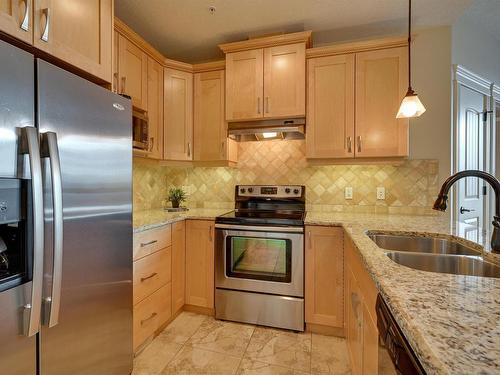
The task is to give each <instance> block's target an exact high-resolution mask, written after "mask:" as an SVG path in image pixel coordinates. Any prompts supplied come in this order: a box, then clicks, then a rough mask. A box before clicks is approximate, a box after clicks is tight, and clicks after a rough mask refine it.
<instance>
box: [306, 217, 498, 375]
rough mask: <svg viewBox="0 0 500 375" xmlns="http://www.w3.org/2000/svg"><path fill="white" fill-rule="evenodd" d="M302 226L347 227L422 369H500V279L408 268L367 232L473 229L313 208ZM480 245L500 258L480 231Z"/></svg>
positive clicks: (441, 222) (431, 371) (475, 371)
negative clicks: (319, 210)
mask: <svg viewBox="0 0 500 375" xmlns="http://www.w3.org/2000/svg"><path fill="white" fill-rule="evenodd" d="M306 224H316V225H332V226H342V227H344V228H345V230H346V231H347V233H349V235H350V236H351V238H352V240H353V242H354V243H355V245H356V247H357V248H358V250H359V253H360V255H361V258H362V260H363V262H364V264H365V267H366V269H367V270H368V272H369V273H370V274H371V277H372V279H373V280H374V282H375V284H376V286H377V288H378V290H379V291H380V293H381V294H382V296H383V297H384V300H385V301H386V302H387V304H388V305H389V307H390V309H391V311H392V313H393V315H394V317H395V319H396V321H397V322H398V324H399V326H400V327H401V329H402V330H403V332H404V334H405V336H406V338H407V340H408V341H409V343H410V345H411V346H412V348H413V350H414V351H415V353H416V355H417V356H418V358H419V359H420V361H421V363H422V365H423V367H424V369H425V370H426V371H427V374H499V373H500V279H494V278H486V277H475V276H462V275H451V274H440V273H432V272H424V271H418V270H414V269H411V268H407V267H404V266H401V265H399V264H397V263H395V262H393V261H391V260H390V259H389V258H388V257H387V256H385V255H384V251H383V250H381V249H380V248H379V247H377V245H375V243H373V242H372V241H371V240H370V239H369V238H368V236H367V235H366V232H367V231H368V230H370V231H378V230H380V231H405V232H419V233H422V232H423V233H427V234H431V233H432V234H440V235H444V236H459V237H464V235H465V233H467V230H468V229H470V227H467V226H464V225H455V224H452V223H450V220H449V219H446V218H445V217H443V216H436V217H435V216H401V215H380V214H373V215H370V214H345V213H316V212H308V214H307V217H306ZM462 241H465V240H463V239H462ZM477 242H479V244H481V245H484V248H481V247H480V246H477V247H478V248H479V249H480V250H483V252H484V254H483V255H484V256H485V258H488V259H490V260H493V261H495V263H497V262H498V260H499V257H498V256H497V255H495V254H491V253H489V251H488V249H489V244H488V242H489V236H488V234H487V233H482V232H480V233H478V238H477Z"/></svg>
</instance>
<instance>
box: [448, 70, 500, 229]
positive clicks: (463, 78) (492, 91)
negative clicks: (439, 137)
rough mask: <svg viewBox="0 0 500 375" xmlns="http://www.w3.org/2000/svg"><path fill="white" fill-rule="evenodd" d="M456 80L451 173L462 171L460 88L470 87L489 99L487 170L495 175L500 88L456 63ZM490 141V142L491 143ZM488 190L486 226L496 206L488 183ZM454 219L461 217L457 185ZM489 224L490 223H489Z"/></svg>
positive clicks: (486, 134) (454, 198) (453, 85)
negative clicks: (497, 108)
mask: <svg viewBox="0 0 500 375" xmlns="http://www.w3.org/2000/svg"><path fill="white" fill-rule="evenodd" d="M452 74H453V83H452V101H453V105H452V111H453V113H452V116H453V117H452V118H453V122H452V155H451V161H452V162H451V165H452V173H457V172H458V171H459V157H458V151H459V149H458V144H459V139H458V138H459V123H458V121H459V113H460V89H461V87H467V88H469V89H471V90H474V91H476V92H478V93H480V94H482V95H484V96H485V98H486V103H485V107H486V108H485V110H486V111H487V119H486V129H485V135H484V136H485V142H484V145H485V147H484V163H485V172H488V173H491V174H493V175H495V168H496V165H495V147H496V144H495V143H496V137H495V121H496V119H495V102H496V101H498V103H500V87H499V86H496V85H495V84H494V83H493V82H491V81H488V80H487V79H485V78H483V77H481V76H479V75H477V74H476V73H474V72H472V71H470V70H468V69H467V68H465V67H463V66H461V65H457V64H455V65H453V68H452ZM488 141H489V142H488ZM486 186H487V189H488V194H487V199H485V200H484V201H483V204H484V207H483V214H484V220H485V221H484V223H485V224H484V225H486V223H487V222H489V221H490V220H489V218H490V217H492V214H493V212H492V209H493V207H494V197H493V191H492V189H491V187H490V186H489V185H486ZM450 201H451V204H452V210H451V220H452V221H457V220H458V194H457V193H456V187H454V188H453V190H452V192H451V200H450ZM488 225H489V224H488Z"/></svg>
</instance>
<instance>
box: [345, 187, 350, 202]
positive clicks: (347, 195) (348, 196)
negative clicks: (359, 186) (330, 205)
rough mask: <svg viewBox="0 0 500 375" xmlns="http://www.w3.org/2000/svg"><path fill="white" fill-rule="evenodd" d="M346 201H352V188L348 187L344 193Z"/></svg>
mask: <svg viewBox="0 0 500 375" xmlns="http://www.w3.org/2000/svg"><path fill="white" fill-rule="evenodd" d="M344 197H345V199H352V186H347V187H346V188H345V191H344Z"/></svg>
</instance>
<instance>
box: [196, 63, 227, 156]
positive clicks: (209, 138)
mask: <svg viewBox="0 0 500 375" xmlns="http://www.w3.org/2000/svg"><path fill="white" fill-rule="evenodd" d="M225 159H227V125H226V121H225V120H224V71H223V70H219V71H214V72H206V73H197V74H195V75H194V160H199V161H213V160H225Z"/></svg>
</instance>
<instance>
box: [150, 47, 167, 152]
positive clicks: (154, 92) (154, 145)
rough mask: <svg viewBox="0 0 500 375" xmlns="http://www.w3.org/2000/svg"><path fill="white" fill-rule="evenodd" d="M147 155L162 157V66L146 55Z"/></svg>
mask: <svg viewBox="0 0 500 375" xmlns="http://www.w3.org/2000/svg"><path fill="white" fill-rule="evenodd" d="M147 93H148V98H147V103H148V124H149V152H150V154H149V155H148V157H150V158H153V159H162V158H163V67H162V66H161V65H160V64H159V63H158V62H156V61H155V60H154V59H152V58H151V57H149V56H148V84H147Z"/></svg>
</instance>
